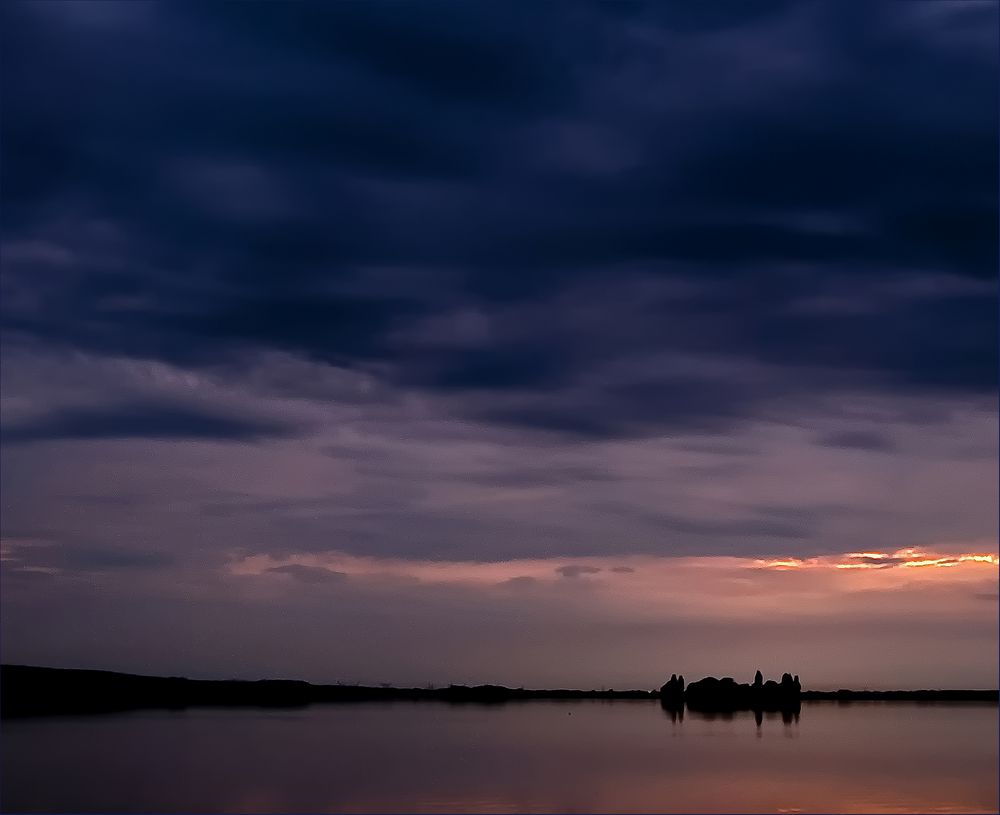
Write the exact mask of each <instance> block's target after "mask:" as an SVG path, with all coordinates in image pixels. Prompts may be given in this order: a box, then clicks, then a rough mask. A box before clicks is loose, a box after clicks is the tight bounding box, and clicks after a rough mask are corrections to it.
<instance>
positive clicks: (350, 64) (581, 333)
mask: <svg viewBox="0 0 1000 815" xmlns="http://www.w3.org/2000/svg"><path fill="white" fill-rule="evenodd" d="M435 5H436V7H435V8H434V9H428V8H426V7H425V8H421V9H419V10H418V9H409V10H406V9H398V8H395V7H393V8H392V9H391V10H390V9H389V7H388V6H385V5H383V4H378V3H375V4H365V5H363V6H358V5H355V4H347V5H342V4H336V5H333V6H328V5H320V4H310V3H305V4H301V5H298V6H296V7H295V8H294V9H292V8H280V7H270V6H267V5H265V6H261V7H260V8H254V9H251V10H241V11H240V13H238V14H237V13H235V12H234V11H233V10H232V9H229V8H225V7H223V8H220V9H211V10H209V9H197V8H195V7H193V6H150V7H148V8H147V9H144V10H143V12H142V13H138V12H137V13H134V14H125V13H121V14H119V13H117V12H115V13H113V14H112V13H109V15H107V16H106V17H102V18H101V19H102V23H101V24H95V23H94V22H93V20H94V19H96V17H94V15H92V14H91V13H90V12H88V11H84V10H83V9H82V8H81V11H80V13H78V14H73V15H66V16H65V17H62V16H60V15H55V14H52V13H51V12H49V11H46V10H45V9H44V8H43V7H38V6H37V5H35V4H30V3H10V4H6V5H5V8H4V11H3V14H4V18H5V26H4V30H5V36H4V46H5V48H4V75H5V82H4V92H5V100H6V101H5V107H6V108H7V115H6V116H5V117H4V122H3V144H4V153H5V157H6V158H7V160H6V161H5V162H4V170H3V172H4V179H3V182H4V189H5V210H6V217H5V224H4V243H5V254H6V255H7V256H8V257H9V258H10V259H8V261H7V263H6V264H5V265H6V266H7V269H6V270H5V273H6V274H5V276H6V283H7V285H8V286H9V287H10V288H11V289H12V290H13V291H14V292H15V294H16V296H7V297H5V298H4V325H5V328H6V330H7V332H8V333H17V334H19V335H27V336H31V337H35V338H38V339H41V340H43V341H45V342H50V343H60V344H64V345H69V346H72V347H77V348H87V349H92V350H97V351H99V352H101V353H111V354H125V355H137V356H142V357H150V358H157V359H167V360H171V361H174V362H180V363H182V364H185V365H196V366H203V365H207V364H218V363H219V362H220V361H225V360H227V359H233V358H234V357H236V356H239V355H240V354H242V353H243V352H245V351H247V350H248V349H249V350H258V351H260V350H273V349H280V350H284V351H289V352H292V353H295V354H300V355H304V356H306V357H309V358H313V359H318V360H322V361H325V362H333V363H336V364H338V365H343V366H362V367H366V366H373V365H376V366H379V367H378V370H379V371H380V373H379V376H380V378H382V379H386V380H388V381H389V382H395V383H397V384H401V385H403V386H405V387H413V388H416V389H418V390H422V391H425V392H430V393H440V394H442V395H444V396H446V397H447V398H448V399H450V400H451V402H452V404H453V407H454V410H455V412H456V413H457V414H460V415H465V416H473V417H476V418H479V419H482V420H486V421H490V422H498V423H502V424H514V425H518V426H523V427H526V428H542V429H558V430H562V431H566V432H569V433H572V434H576V435H580V436H590V437H602V436H611V437H614V436H621V435H633V434H639V435H646V434H649V433H654V434H655V433H658V432H660V431H662V430H670V429H671V428H674V427H677V426H680V427H690V426H708V427H711V428H714V429H716V430H718V431H722V430H724V429H726V428H728V427H730V426H731V425H732V423H733V422H735V421H737V420H739V419H741V418H744V417H752V416H757V415H759V414H760V413H761V412H762V411H767V410H768V409H769V406H770V405H773V404H774V403H776V402H777V403H779V404H780V403H781V402H782V401H783V400H785V399H787V398H788V397H789V396H799V395H801V391H802V389H803V387H808V388H810V389H811V391H815V390H817V389H820V390H828V389H830V388H831V387H847V386H851V387H855V388H856V387H862V388H865V389H880V390H883V391H890V392H891V391H898V390H904V389H905V390H913V391H916V392H927V391H945V392H952V393H967V392H970V391H975V392H979V393H985V392H989V391H991V390H993V389H994V388H995V384H996V361H997V357H996V344H995V342H993V339H994V338H995V335H996V326H997V316H996V309H995V298H996V289H995V285H992V284H991V283H990V282H987V283H986V284H984V286H983V287H982V288H980V289H979V290H977V291H975V292H966V293H956V292H952V293H943V294H941V295H940V296H936V297H914V296H912V295H908V294H904V293H898V294H896V295H893V296H887V297H883V298H882V299H881V300H879V302H878V303H877V305H876V307H875V308H873V309H868V310H866V309H865V304H866V299H865V298H866V297H867V295H866V294H864V292H863V291H862V288H861V287H862V286H870V285H871V284H872V281H877V280H880V279H892V278H893V276H898V275H900V274H911V273H913V272H915V271H922V272H932V273H934V274H938V275H944V276H952V277H955V278H963V279H966V278H968V279H977V278H978V279H983V280H985V281H991V280H992V278H993V275H994V272H995V268H996V262H997V258H996V234H995V232H996V230H995V226H996V221H997V209H996V201H997V189H996V182H997V165H996V151H995V149H994V146H995V142H996V138H997V115H996V109H995V107H996V106H995V104H994V102H995V98H996V93H997V80H996V71H995V70H994V69H995V67H996V63H997V47H996V43H995V42H993V41H992V40H991V39H990V38H986V37H981V36H979V35H978V34H977V32H979V31H981V30H992V28H995V23H996V9H995V8H994V7H992V6H991V5H990V4H980V5H979V6H978V7H977V8H970V9H963V10H960V11H959V10H956V11H954V12H950V11H949V12H945V11H941V12H940V14H939V15H938V16H936V17H935V18H934V24H933V25H932V24H930V23H929V22H928V20H929V18H927V17H926V16H922V14H921V12H920V11H919V10H918V9H917V8H915V7H911V6H907V5H889V4H885V5H883V4H870V5H865V6H857V5H852V4H847V5H844V4H836V3H827V4H813V5H809V6H802V5H800V4H785V3H762V4H752V7H747V8H743V7H742V5H741V6H740V7H739V8H736V7H731V6H724V7H721V8H720V10H718V11H713V12H711V13H707V12H699V11H695V10H680V9H674V8H669V9H668V8H663V7H660V6H657V5H646V4H636V5H632V4H622V5H621V6H614V7H612V6H607V5H603V6H602V5H594V6H589V5H583V6H579V5H576V4H574V5H562V4H546V5H545V6H543V7H537V8H536V7H531V8H529V7H528V6H526V5H516V6H513V7H510V8H504V9H486V8H473V7H465V6H463V5H462V4H456V3H437V4H435ZM112 20H113V23H112V22H110V21H112ZM154 43H155V47H153V44H154ZM43 55H44V56H43ZM70 77H72V81H70ZM734 77H740V79H739V80H737V79H734ZM29 247H34V249H33V250H32V251H31V252H28V251H26V249H27V248H29ZM40 247H44V248H45V249H46V251H42V249H41V248H40ZM19 253H20V254H19ZM54 266H58V268H57V269H56V268H54ZM390 270H394V271H391V272H390ZM54 275H58V276H57V277H54ZM387 275H388V276H387ZM649 277H653V278H662V279H664V280H669V281H672V282H674V283H678V284H683V285H684V286H686V287H687V288H688V289H689V290H690V294H689V295H688V296H685V297H682V298H679V299H677V298H655V297H654V298H653V300H652V301H648V300H647V301H643V302H636V301H634V300H632V299H629V298H622V297H620V293H621V292H622V291H624V290H626V289H627V288H628V286H630V285H632V284H633V283H635V282H636V281H639V280H643V279H648V278H649ZM46 280H48V281H53V280H58V284H57V285H54V286H53V285H51V284H46V283H45V282H44V281H46ZM835 284H836V285H842V286H846V287H847V288H848V289H850V288H851V287H852V286H853V287H855V288H856V289H857V290H856V292H855V295H854V299H855V302H856V304H857V306H858V308H855V309H853V310H851V311H849V312H847V313H845V312H844V311H836V310H833V311H831V310H826V311H823V310H816V309H813V310H812V311H811V312H809V313H801V312H800V311H798V310H797V307H796V304H797V303H800V302H804V301H807V300H809V299H810V298H812V299H813V300H815V299H816V298H817V297H821V296H823V294H824V292H826V291H827V290H828V289H829V288H830V287H831V286H833V285H835ZM594 285H596V286H597V288H596V289H593V288H588V289H586V291H589V292H592V294H591V295H590V303H591V311H593V310H595V309H597V310H599V311H600V316H601V317H602V319H600V320H599V321H597V322H595V320H594V315H593V314H582V313H580V311H579V309H573V308H568V307H567V306H566V296H567V295H569V294H572V293H573V292H575V291H578V290H580V287H585V286H594ZM595 298H596V299H595ZM868 302H869V303H870V300H869V301H868ZM529 303H530V304H532V305H533V306H535V307H537V310H538V312H539V315H538V316H537V317H536V318H534V319H531V320H519V321H514V322H510V321H508V322H506V323H503V324H501V325H499V326H498V327H497V329H496V330H495V331H487V332H486V334H485V335H484V336H483V337H482V338H480V339H479V340H477V343H478V344H477V345H476V346H475V347H470V346H469V345H468V343H462V342H458V343H456V344H453V345H452V346H450V347H441V346H434V347H427V346H422V345H419V344H414V343H406V342H400V341H399V340H397V339H394V337H398V336H399V332H400V330H405V329H407V327H408V326H411V325H413V324H414V323H415V322H416V321H419V320H422V319H425V318H428V317H435V316H440V315H443V314H446V313H448V312H450V311H452V310H453V309H455V308H456V307H474V308H477V309H479V310H481V311H482V312H483V313H485V314H486V315H488V316H489V315H492V314H495V313H497V310H498V309H500V308H501V307H506V306H508V305H511V304H514V305H516V304H529ZM651 350H670V351H671V352H677V353H690V354H713V355H719V354H722V355H726V356H729V357H731V358H733V359H734V360H735V361H737V362H738V361H739V360H745V361H764V362H766V363H768V364H772V365H776V366H778V367H779V368H789V369H791V368H796V369H797V368H800V367H802V366H806V367H811V368H814V369H817V370H818V371H820V372H823V371H826V372H827V376H823V375H821V374H820V375H817V376H815V377H812V378H811V379H810V380H809V382H808V383H806V385H803V384H801V378H800V377H799V376H798V374H797V373H794V374H793V373H792V372H791V371H789V373H788V374H786V375H782V376H777V377H774V378H773V379H772V380H771V381H769V382H767V383H763V384H760V385H759V386H757V387H754V388H747V387H746V386H745V385H734V384H733V383H732V382H731V381H730V380H729V379H728V377H726V376H714V375H710V374H704V373H702V374H699V375H696V376H690V377H687V378H686V379H678V378H677V377H675V376H673V375H671V374H670V373H669V372H660V371H657V370H656V369H655V368H653V369H651V370H648V371H645V372H644V373H643V374H642V376H641V377H640V378H638V379H636V380H635V381H631V382H628V381H623V382H618V383H615V384H613V385H610V384H607V383H603V382H602V381H601V371H602V370H603V369H604V367H605V366H607V365H609V364H613V363H617V362H621V361H628V360H632V359H634V358H635V357H636V356H637V355H638V354H648V353H649V352H650V351H651ZM470 392H475V393H477V394H478V393H493V394H498V395H500V396H503V397H504V398H505V399H506V397H507V396H509V395H516V396H517V397H518V398H517V399H516V400H515V403H513V404H508V403H507V402H506V401H504V400H500V402H499V403H498V404H496V405H492V406H486V407H484V406H483V405H482V404H481V403H480V401H479V400H472V401H470V400H469V396H468V394H469V393H470Z"/></svg>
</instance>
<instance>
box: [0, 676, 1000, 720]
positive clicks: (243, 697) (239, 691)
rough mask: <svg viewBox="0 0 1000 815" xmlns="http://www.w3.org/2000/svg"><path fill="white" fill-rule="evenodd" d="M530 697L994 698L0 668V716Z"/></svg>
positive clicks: (772, 687)
mask: <svg viewBox="0 0 1000 815" xmlns="http://www.w3.org/2000/svg"><path fill="white" fill-rule="evenodd" d="M534 699H554V700H555V699H563V700H573V699H608V700H614V699H623V700H624V699H649V700H658V701H659V702H660V704H661V706H662V707H663V708H664V709H666V710H668V711H674V712H675V713H676V712H677V711H680V712H681V713H682V712H683V710H684V708H685V707H687V709H688V710H691V711H695V712H699V713H707V714H711V713H714V712H721V713H731V712H732V711H737V710H752V711H754V713H755V716H756V717H757V720H758V722H759V721H760V719H761V714H762V713H763V712H765V711H767V712H775V711H777V712H781V713H782V715H783V716H786V715H791V714H795V713H797V712H798V709H799V706H800V704H801V702H802V701H836V702H842V703H847V702H854V701H917V702H990V703H993V704H996V703H997V702H998V701H1000V691H997V690H914V691H903V690H896V691H869V690H861V691H858V690H846V689H844V690H837V691H803V690H802V686H801V684H800V682H799V678H798V676H797V675H795V676H793V675H791V674H788V673H786V674H783V675H782V677H781V681H780V682H775V681H774V680H768V681H766V682H765V681H764V678H763V676H762V675H761V672H760V671H757V673H756V675H755V677H754V681H753V683H747V684H740V683H737V682H736V680H734V679H732V678H731V677H724V678H722V679H717V678H715V677H712V676H709V677H705V678H704V679H700V680H698V681H696V682H692V683H691V684H690V685H687V686H685V684H684V677H683V676H677V675H671V677H670V679H669V680H668V681H667V682H666V683H665V684H664V685H662V686H661V687H660V689H659V690H649V691H645V690H613V689H608V690H574V689H568V688H558V689H547V690H545V689H526V688H508V687H505V686H503V685H474V686H469V685H448V686H446V687H432V686H428V687H424V688H396V687H391V686H388V685H380V686H370V685H351V684H335V685H313V684H310V683H309V682H303V681H299V680H282V679H265V680H259V681H249V680H205V679H186V678H183V677H158V676H142V675H137V674H126V673H117V672H114V671H98V670H80V669H75V668H47V667H37V666H30V665H2V666H0V717H2V718H15V717H26V716H46V715H63V714H86V713H111V712H116V711H125V710H136V709H144V708H145V709H168V710H179V709H184V708H188V707H305V706H307V705H311V704H332V703H347V702H372V701H414V702H415V701H437V702H447V703H453V704H503V703H506V702H518V701H529V700H534Z"/></svg>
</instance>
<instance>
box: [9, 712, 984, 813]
mask: <svg viewBox="0 0 1000 815" xmlns="http://www.w3.org/2000/svg"><path fill="white" fill-rule="evenodd" d="M803 707H804V710H802V711H801V715H798V714H797V713H796V711H794V710H789V711H757V712H755V711H749V710H746V711H728V712H723V711H714V712H713V711H693V710H684V709H679V710H669V709H659V706H658V705H657V704H656V703H655V702H654V703H650V702H641V701H637V702H613V703H609V702H603V703H598V702H554V703H549V702H531V703H522V704H509V705H503V706H499V707H483V706H471V705H470V706H462V705H437V704H429V703H416V704H414V703H390V704H374V703H373V704H354V705H339V706H338V705H330V706H325V707H323V706H320V707H311V708H304V709H299V710H290V711H265V710H242V711H237V710H208V709H202V710H189V711H184V712H173V713H171V712H146V713H139V712H136V713H128V714H120V715H115V716H95V717H81V718H77V719H69V718H66V719H46V720H33V721H28V720H25V721H11V722H5V723H4V732H3V736H4V737H3V739H2V741H0V751H2V771H3V781H4V784H3V789H2V793H0V794H2V799H0V807H2V809H3V811H24V812H67V811H72V812H129V811H132V812H134V811H159V812H164V811H167V812H181V811H187V812H191V811H201V812H303V813H304V812H388V811H394V812H671V811H673V812H733V811H742V812H748V811H756V812H777V811H782V810H783V811H785V812H831V811H832V812H876V811H878V812H903V811H909V812H935V811H936V812H986V811H996V810H997V803H998V802H997V708H996V707H995V706H992V707H991V706H976V705H952V706H934V705H924V706H918V705H912V704H909V705H908V704H892V703H871V704H855V705H850V706H845V707H841V706H838V705H835V704H826V703H819V704H806V705H803ZM668 719H669V721H668ZM178 779H183V781H184V783H178Z"/></svg>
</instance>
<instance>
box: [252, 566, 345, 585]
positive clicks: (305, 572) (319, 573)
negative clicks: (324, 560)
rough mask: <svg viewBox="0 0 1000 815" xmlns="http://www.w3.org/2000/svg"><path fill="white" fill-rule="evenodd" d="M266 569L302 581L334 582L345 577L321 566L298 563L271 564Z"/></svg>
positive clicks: (341, 573)
mask: <svg viewBox="0 0 1000 815" xmlns="http://www.w3.org/2000/svg"><path fill="white" fill-rule="evenodd" d="M267 571H268V572H270V573H272V574H287V575H288V576H289V577H291V578H293V579H295V580H298V581H299V582H302V583H336V582H338V581H340V580H344V579H345V578H346V577H347V575H346V574H344V573H343V572H336V571H334V570H332V569H324V568H323V567H322V566H303V565H302V564H300V563H289V564H287V565H285V566H272V567H271V568H270V569H268V570H267Z"/></svg>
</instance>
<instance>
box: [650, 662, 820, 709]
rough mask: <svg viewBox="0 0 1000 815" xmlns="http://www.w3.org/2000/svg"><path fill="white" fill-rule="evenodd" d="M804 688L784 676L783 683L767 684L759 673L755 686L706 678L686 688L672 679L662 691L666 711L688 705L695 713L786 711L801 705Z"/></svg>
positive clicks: (723, 679) (754, 682) (681, 678)
mask: <svg viewBox="0 0 1000 815" xmlns="http://www.w3.org/2000/svg"><path fill="white" fill-rule="evenodd" d="M801 698H802V684H801V683H800V682H799V677H798V675H797V674H796V675H795V676H792V675H791V674H789V673H785V674H782V675H781V681H780V682H775V681H774V680H773V679H769V680H767V681H766V682H765V681H764V675H763V674H762V673H761V672H760V671H757V673H756V674H754V679H753V684H752V685H750V684H740V683H737V681H736V680H735V679H733V678H732V677H730V676H726V677H723V678H722V679H717V678H715V677H714V676H706V677H705V678H704V679H699V680H698V681H697V682H692V683H691V684H690V685H688V686H687V687H686V688H685V686H684V677H683V676H681V677H678V676H676V675H674V674H671V675H670V679H669V680H667V682H666V683H665V684H664V685H663V686H662V687H661V688H660V703H661V704H662V705H663V706H664V707H671V706H673V707H676V706H678V705H682V704H686V705H687V706H688V707H689V708H690V709H691V710H784V709H789V708H794V707H797V706H798V705H799V704H800V703H801Z"/></svg>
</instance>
